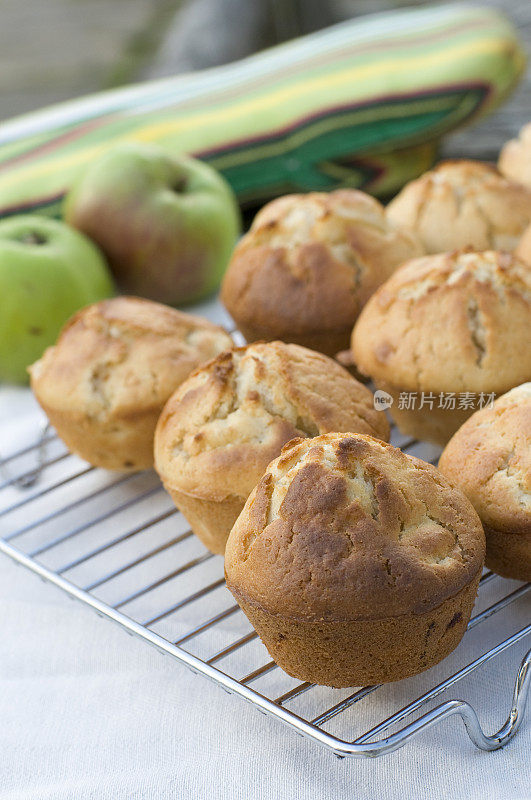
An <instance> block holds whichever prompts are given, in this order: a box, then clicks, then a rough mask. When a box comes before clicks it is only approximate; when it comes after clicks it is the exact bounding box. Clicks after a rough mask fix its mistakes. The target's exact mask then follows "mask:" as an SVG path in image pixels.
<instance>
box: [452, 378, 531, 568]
mask: <svg viewBox="0 0 531 800" xmlns="http://www.w3.org/2000/svg"><path fill="white" fill-rule="evenodd" d="M439 469H440V470H441V471H442V472H443V473H444V474H445V475H446V477H447V478H448V479H449V480H451V481H452V483H454V484H455V485H456V486H458V487H459V488H460V489H461V490H462V491H463V492H464V493H465V494H466V495H467V497H468V499H469V500H470V502H471V503H472V505H473V506H474V508H475V509H476V511H477V513H478V514H479V517H480V519H481V521H482V523H483V528H484V530H485V535H486V537H487V558H486V562H487V566H488V567H489V569H492V570H493V571H494V572H497V573H498V574H499V575H503V576H504V577H506V578H516V579H518V580H521V581H531V383H524V384H522V385H521V386H517V387H516V388H515V389H511V391H510V392H507V394H504V395H503V396H502V397H499V398H498V399H497V400H496V401H495V403H494V405H493V406H492V407H486V408H483V409H482V410H481V411H477V412H476V413H475V414H474V415H473V416H472V417H470V419H469V420H467V422H465V424H464V425H463V427H462V428H460V429H459V430H458V431H457V433H456V434H455V435H454V436H453V437H452V439H451V440H450V442H449V443H448V445H447V446H446V448H445V450H444V452H443V454H442V456H441V459H440V461H439Z"/></svg>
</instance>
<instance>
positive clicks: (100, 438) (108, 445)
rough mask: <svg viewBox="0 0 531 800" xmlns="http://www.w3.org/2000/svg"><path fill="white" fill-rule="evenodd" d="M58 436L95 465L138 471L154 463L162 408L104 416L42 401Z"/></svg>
mask: <svg viewBox="0 0 531 800" xmlns="http://www.w3.org/2000/svg"><path fill="white" fill-rule="evenodd" d="M41 406H42V408H43V410H44V411H45V413H46V416H47V417H48V419H49V421H50V423H51V425H53V427H54V428H55V430H56V432H57V435H58V436H59V438H60V439H62V441H63V442H64V443H65V444H66V446H67V447H68V449H69V450H70V452H72V453H75V454H76V455H77V456H79V457H80V458H82V459H83V460H84V461H88V462H89V464H92V466H94V467H101V468H102V469H109V470H114V471H118V472H137V471H139V470H143V469H150V468H151V467H152V466H153V439H154V437H155V427H156V425H157V420H158V418H159V415H160V411H161V410H162V409H155V410H153V409H151V410H150V411H146V412H145V413H138V414H134V415H130V416H128V417H122V418H116V419H112V418H110V419H102V418H100V417H89V416H88V415H86V414H78V415H73V414H66V413H64V412H62V411H56V410H54V409H52V408H49V407H47V406H45V405H43V404H42V403H41Z"/></svg>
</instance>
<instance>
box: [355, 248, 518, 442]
mask: <svg viewBox="0 0 531 800" xmlns="http://www.w3.org/2000/svg"><path fill="white" fill-rule="evenodd" d="M530 318H531V270H530V269H529V267H527V266H526V265H525V264H524V263H523V262H521V261H520V260H519V259H517V258H516V257H515V256H513V255H511V254H509V253H501V252H496V251H487V252H484V253H474V252H471V251H466V250H465V251H459V252H454V253H443V254H439V255H432V256H426V257H424V258H420V259H417V260H414V261H410V262H409V263H408V264H405V265H403V266H402V267H401V268H400V269H399V270H397V272H395V274H394V275H393V276H392V277H391V278H390V279H389V280H388V281H387V282H386V283H385V284H384V285H383V286H381V287H380V289H378V291H377V292H376V293H375V294H374V295H373V297H371V299H370V300H369V302H368V304H367V305H366V306H365V308H364V310H363V312H362V314H361V316H360V318H359V320H358V322H357V324H356V326H355V328H354V331H353V334H352V351H353V357H354V361H355V362H356V364H357V367H358V369H359V370H360V371H361V372H362V373H364V374H366V375H369V376H370V377H371V378H372V379H373V380H374V382H375V384H376V385H377V387H378V388H379V389H382V390H384V391H386V392H388V394H389V395H390V396H391V397H390V399H391V400H392V406H391V408H390V409H389V410H390V412H391V415H392V417H393V418H394V420H395V421H396V423H397V425H398V427H399V428H400V430H401V431H402V432H403V433H405V434H408V435H411V436H414V437H417V438H420V439H427V440H429V441H432V442H435V443H437V444H441V445H444V444H446V442H447V441H448V439H449V438H450V437H451V436H452V435H453V434H454V433H455V431H456V430H457V429H458V428H459V427H460V426H461V425H462V424H463V422H464V421H465V420H466V419H467V418H468V417H469V416H470V415H471V414H472V413H473V412H474V411H476V410H477V409H478V408H479V407H480V406H481V405H485V404H486V403H487V402H488V401H489V400H490V399H492V396H493V395H497V394H503V393H504V392H506V391H508V390H509V389H511V388H512V387H513V386H517V385H518V384H520V383H522V382H523V381H526V380H528V379H529V378H530V377H531V348H530V347H529V346H526V342H528V341H529V320H530Z"/></svg>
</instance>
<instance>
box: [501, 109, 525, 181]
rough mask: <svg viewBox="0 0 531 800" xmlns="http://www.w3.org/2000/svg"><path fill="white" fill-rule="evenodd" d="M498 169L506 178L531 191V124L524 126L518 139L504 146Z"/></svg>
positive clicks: (511, 140)
mask: <svg viewBox="0 0 531 800" xmlns="http://www.w3.org/2000/svg"><path fill="white" fill-rule="evenodd" d="M498 168H499V170H500V172H502V173H503V174H504V175H505V177H506V178H509V179H510V180H512V181H516V182H517V183H523V184H524V186H527V187H528V189H531V122H528V123H527V125H524V126H523V128H522V129H521V130H520V133H519V134H518V138H517V139H510V140H509V141H508V142H506V143H505V144H504V146H503V148H502V151H501V153H500V158H499V159H498Z"/></svg>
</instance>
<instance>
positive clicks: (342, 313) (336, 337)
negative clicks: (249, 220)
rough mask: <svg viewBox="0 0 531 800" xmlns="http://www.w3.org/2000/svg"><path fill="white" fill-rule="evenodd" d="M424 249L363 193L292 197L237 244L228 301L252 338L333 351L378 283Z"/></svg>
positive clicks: (269, 209) (265, 212) (226, 284)
mask: <svg viewBox="0 0 531 800" xmlns="http://www.w3.org/2000/svg"><path fill="white" fill-rule="evenodd" d="M422 252H423V251H422V249H421V248H420V246H419V244H418V242H417V241H416V239H415V237H414V235H413V234H411V233H408V232H406V233H405V232H403V231H401V230H399V229H398V228H396V227H395V226H394V225H393V224H392V223H390V222H387V220H386V218H385V213H384V209H383V207H382V206H381V205H380V203H378V201H377V200H375V199H374V198H372V197H370V196H369V195H367V194H364V193H363V192H359V191H356V190H354V189H340V190H338V191H335V192H330V193H329V194H327V193H324V192H323V193H320V192H311V193H310V194H306V195H300V194H293V195H287V196H285V197H281V198H279V199H277V200H274V201H273V202H271V203H269V204H268V205H266V206H265V207H264V208H263V209H262V210H261V211H260V212H259V213H258V214H257V216H256V218H255V220H254V222H253V224H252V226H251V229H250V231H249V233H247V235H246V236H244V237H243V238H242V239H241V241H240V243H239V244H238V245H237V247H236V249H235V251H234V255H233V257H232V260H231V262H230V264H229V268H228V270H227V272H226V274H225V278H224V280H223V284H222V288H221V299H222V301H223V303H224V304H225V306H226V308H227V310H228V311H229V313H230V314H231V315H232V317H233V319H234V321H235V322H236V324H237V326H238V328H239V329H240V330H241V332H242V333H243V335H244V336H245V338H246V340H247V341H248V342H253V341H256V340H258V339H265V340H271V339H277V338H278V339H282V340H283V341H286V342H294V343H295V344H300V345H303V346H305V347H310V348H312V349H313V350H319V351H320V352H322V353H325V354H326V355H330V356H333V355H335V354H336V353H337V352H338V351H340V350H344V349H345V348H348V342H349V336H350V331H351V330H352V326H353V324H354V321H355V320H356V318H357V316H358V314H359V312H360V309H361V308H362V306H363V305H364V303H366V301H367V299H368V298H369V297H370V295H371V294H372V293H373V292H374V290H375V289H376V287H377V286H379V285H380V284H381V283H383V282H384V281H385V280H386V278H388V277H389V275H390V274H391V273H392V272H393V271H394V270H395V269H396V267H397V266H398V265H399V264H401V263H402V262H403V261H406V260H407V259H409V258H414V257H415V256H418V255H421V254H422Z"/></svg>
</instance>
